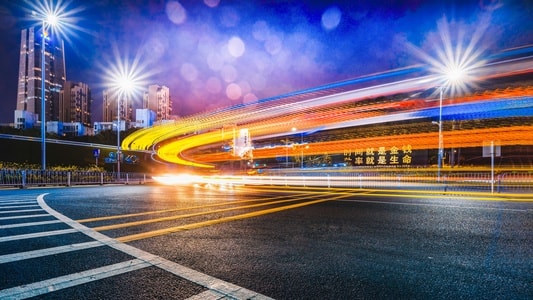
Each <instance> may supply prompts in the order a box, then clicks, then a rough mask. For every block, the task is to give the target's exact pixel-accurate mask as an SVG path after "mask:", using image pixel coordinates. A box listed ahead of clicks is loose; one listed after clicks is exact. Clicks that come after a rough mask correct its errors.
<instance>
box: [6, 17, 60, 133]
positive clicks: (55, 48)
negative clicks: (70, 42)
mask: <svg viewBox="0 0 533 300" xmlns="http://www.w3.org/2000/svg"><path fill="white" fill-rule="evenodd" d="M42 36H43V30H42V28H39V27H30V28H27V29H23V30H22V33H21V41H20V60H19V76H18V77H19V78H18V94H17V110H18V111H26V112H28V113H32V114H35V115H38V116H39V120H42V112H41V79H42V78H41V55H42V54H41V49H42V45H41V44H42ZM44 48H45V78H44V80H45V101H46V102H45V110H46V111H45V113H46V115H45V116H46V121H58V120H59V111H60V108H59V93H60V91H61V89H62V87H63V84H64V83H65V80H66V72H65V57H64V53H65V52H64V43H63V41H62V40H59V39H55V38H54V36H53V35H47V36H45V47H44ZM15 123H17V121H16V120H15Z"/></svg>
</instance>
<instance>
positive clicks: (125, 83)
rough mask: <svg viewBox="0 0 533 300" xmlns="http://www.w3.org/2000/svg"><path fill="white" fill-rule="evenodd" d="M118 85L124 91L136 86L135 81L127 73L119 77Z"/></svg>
mask: <svg viewBox="0 0 533 300" xmlns="http://www.w3.org/2000/svg"><path fill="white" fill-rule="evenodd" d="M116 86H117V88H118V89H119V90H121V91H123V92H125V93H126V92H128V91H131V90H133V89H134V88H135V82H134V81H133V80H132V79H131V78H130V77H129V76H127V75H121V76H119V77H118V78H117V82H116Z"/></svg>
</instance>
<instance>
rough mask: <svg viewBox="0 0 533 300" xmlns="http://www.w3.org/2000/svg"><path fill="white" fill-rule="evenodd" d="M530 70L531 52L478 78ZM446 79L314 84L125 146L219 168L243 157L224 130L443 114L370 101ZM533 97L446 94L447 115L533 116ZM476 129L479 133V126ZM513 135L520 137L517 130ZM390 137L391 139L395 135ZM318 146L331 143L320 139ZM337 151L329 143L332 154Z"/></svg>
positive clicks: (280, 129) (302, 127) (483, 70)
mask: <svg viewBox="0 0 533 300" xmlns="http://www.w3.org/2000/svg"><path fill="white" fill-rule="evenodd" d="M531 72H533V57H531V56H528V57H523V58H519V59H509V60H505V61H498V62H492V63H488V64H486V65H484V66H480V67H478V68H477V69H476V75H477V76H479V80H478V81H483V80H488V79H494V78H499V77H506V76H512V75H517V74H518V75H522V74H530V73H531ZM440 79H441V78H440V76H438V75H425V76H420V77H415V78H410V79H405V80H400V81H393V82H387V83H383V84H379V85H374V86H370V87H365V88H359V89H353V90H347V91H341V92H334V93H332V94H325V95H324V94H320V93H318V92H322V91H323V92H324V93H326V92H327V91H326V90H318V91H317V90H313V91H311V92H310V94H309V95H308V96H307V98H305V97H304V95H303V94H295V95H292V94H290V95H289V96H288V97H286V98H283V97H280V98H276V99H272V100H270V101H257V102H254V103H250V104H247V105H237V106H234V107H230V108H227V109H222V110H219V111H214V112H211V113H206V114H205V115H195V116H191V117H187V118H183V119H181V120H178V121H176V122H174V123H170V124H161V125H157V126H154V127H152V128H148V129H144V130H139V131H137V132H135V133H133V134H131V135H130V136H128V137H127V138H125V139H124V142H123V144H122V147H123V148H124V149H129V150H146V151H149V150H152V151H154V152H155V153H156V154H157V156H158V157H159V158H160V159H162V160H163V161H166V162H169V163H173V164H181V165H186V166H193V167H200V168H213V167H214V165H213V164H212V163H213V162H216V160H213V159H212V157H215V156H218V157H220V158H224V159H225V160H235V159H236V158H234V157H231V156H230V155H228V154H227V153H224V152H222V150H221V149H220V148H221V145H222V144H223V143H224V142H225V141H228V140H231V138H228V136H231V134H228V133H227V131H224V128H237V129H238V128H247V129H248V130H249V132H250V135H251V136H252V138H253V139H254V140H255V141H258V140H261V139H267V138H275V137H283V136H288V135H291V134H292V133H289V129H290V128H291V127H297V128H298V131H299V132H305V131H310V130H314V129H315V128H321V130H322V131H324V130H331V129H338V128H348V127H357V126H362V125H369V124H379V123H384V122H397V121H405V120H413V119H423V118H434V117H435V116H436V115H437V113H438V112H437V105H438V103H437V101H431V99H423V98H421V99H406V100H404V101H401V100H398V101H392V100H389V101H384V102H383V103H379V102H378V103H369V101H368V100H370V99H377V98H378V97H391V96H394V95H399V94H409V93H415V92H420V91H425V90H430V89H433V88H435V86H436V85H437V83H438V82H439V80H440ZM330 93H331V92H330ZM291 97H292V98H291ZM532 97H533V89H532V87H526V88H523V87H522V88H514V89H508V90H504V91H494V92H492V93H490V92H489V93H484V94H474V95H469V96H463V97H460V98H455V99H445V101H444V103H443V105H444V109H443V117H444V120H446V119H448V120H450V119H454V120H455V119H458V120H463V119H468V118H470V119H474V118H481V119H489V118H496V117H498V118H504V117H515V116H525V117H529V116H531V115H532V114H533V113H532V112H533V99H532ZM227 126H229V127H227ZM226 130H227V129H226ZM528 130H530V128H529V129H528ZM519 132H520V133H521V134H526V139H525V140H526V145H529V144H530V142H528V138H529V137H530V134H529V135H528V134H527V133H526V132H524V131H523V130H521V131H519ZM470 133H471V134H477V133H476V132H470ZM450 134H451V133H450ZM433 135H434V134H430V136H431V137H418V138H420V139H422V141H420V142H419V143H418V144H417V147H418V146H419V147H426V148H425V149H434V148H435V146H434V145H437V143H436V142H434V141H433V139H434V138H433V137H432V136H433ZM511 135H512V136H515V137H516V136H517V135H516V134H514V133H513V134H511ZM414 137H416V136H414ZM383 138H384V139H391V136H388V137H383ZM395 138H396V139H397V137H395ZM477 141H478V140H477ZM522 141H523V139H517V140H516V142H520V143H521V142H522ZM512 144H513V142H512V141H509V142H508V143H507V145H512ZM326 145H327V146H332V144H323V145H322V146H324V147H325V146H326ZM333 145H334V144H333ZM463 145H467V143H466V142H465V144H463ZM313 146H315V145H313ZM316 146H319V147H318V148H322V149H323V148H324V147H320V145H316ZM477 146H480V144H478V145H477ZM207 148H209V149H211V150H212V151H211V152H214V153H212V154H207V155H204V154H195V151H196V149H207ZM310 148H314V147H310ZM217 149H218V150H217ZM261 151H262V150H261V149H254V157H267V156H266V155H265V154H263V155H261V154H259V156H258V152H259V153H260V152H261ZM310 151H313V150H310ZM332 151H333V150H331V149H330V148H328V153H332ZM337 153H338V152H337ZM341 153H342V152H341ZM272 154H273V153H272ZM278 154H279V153H278ZM210 157H211V158H210ZM271 157H274V156H271Z"/></svg>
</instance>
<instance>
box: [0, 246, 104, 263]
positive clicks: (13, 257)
mask: <svg viewBox="0 0 533 300" xmlns="http://www.w3.org/2000/svg"><path fill="white" fill-rule="evenodd" d="M103 245H104V244H102V243H101V242H98V241H93V242H86V243H78V244H70V245H66V246H58V247H52V248H45V249H39V250H33V251H26V252H19V253H13V254H6V255H0V264H5V263H9V262H14V261H19V260H25V259H30V258H37V257H43V256H48V255H55V254H60V253H66V252H72V251H78V250H84V249H89V248H94V247H100V246H103Z"/></svg>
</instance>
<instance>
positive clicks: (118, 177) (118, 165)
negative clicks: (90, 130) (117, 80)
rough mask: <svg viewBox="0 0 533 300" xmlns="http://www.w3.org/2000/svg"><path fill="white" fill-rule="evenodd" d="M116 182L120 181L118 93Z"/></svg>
mask: <svg viewBox="0 0 533 300" xmlns="http://www.w3.org/2000/svg"><path fill="white" fill-rule="evenodd" d="M117 181H120V93H119V94H117Z"/></svg>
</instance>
